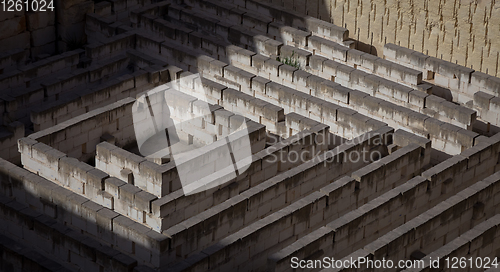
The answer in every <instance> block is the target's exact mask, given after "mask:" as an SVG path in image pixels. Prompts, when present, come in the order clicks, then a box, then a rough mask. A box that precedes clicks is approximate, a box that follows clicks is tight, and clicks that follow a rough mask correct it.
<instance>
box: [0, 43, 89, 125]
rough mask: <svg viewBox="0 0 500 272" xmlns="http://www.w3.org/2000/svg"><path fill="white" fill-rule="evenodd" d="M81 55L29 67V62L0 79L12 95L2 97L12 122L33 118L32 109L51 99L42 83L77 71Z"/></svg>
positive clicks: (71, 53) (77, 52)
mask: <svg viewBox="0 0 500 272" xmlns="http://www.w3.org/2000/svg"><path fill="white" fill-rule="evenodd" d="M81 52H82V51H81V50H74V51H69V52H66V53H63V54H62V55H58V56H53V57H48V58H45V59H43V60H40V61H37V62H32V63H30V64H27V65H26V64H25V63H26V62H27V61H24V62H22V64H21V63H20V64H18V65H19V67H18V68H17V69H12V67H9V72H6V73H4V74H3V75H0V82H1V83H2V84H4V86H6V87H7V91H8V94H7V93H5V94H4V96H3V97H2V100H4V103H5V104H6V105H7V108H6V109H5V111H6V112H7V116H8V118H11V119H13V120H18V119H21V118H24V117H26V116H28V115H29V111H28V108H29V107H33V106H38V105H40V103H41V102H43V101H44V99H47V98H44V97H45V93H44V89H43V86H41V85H40V83H41V82H40V81H42V82H43V81H44V79H46V76H47V75H49V74H52V73H61V72H62V71H64V70H66V69H68V70H74V69H76V65H77V64H78V63H79V61H80V54H81ZM5 69H7V67H5ZM10 69H12V70H10ZM52 98H53V97H52Z"/></svg>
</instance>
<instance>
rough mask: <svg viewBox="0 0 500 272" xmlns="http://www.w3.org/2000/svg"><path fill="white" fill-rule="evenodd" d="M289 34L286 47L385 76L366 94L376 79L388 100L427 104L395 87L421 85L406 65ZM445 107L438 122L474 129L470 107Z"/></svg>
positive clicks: (417, 74) (348, 83)
mask: <svg viewBox="0 0 500 272" xmlns="http://www.w3.org/2000/svg"><path fill="white" fill-rule="evenodd" d="M200 19H201V18H200ZM313 21H314V20H313ZM313 24H314V23H313ZM283 28H284V29H285V28H286V29H288V32H290V31H292V30H290V27H283ZM288 32H287V31H284V32H283V31H282V33H281V35H280V36H282V37H284V39H285V41H284V44H287V43H288V44H291V45H295V46H298V47H299V48H304V49H307V50H310V51H312V52H313V53H315V52H316V51H318V54H319V55H324V56H327V57H329V58H334V59H336V60H337V61H340V62H343V63H345V64H348V65H349V66H351V67H354V68H358V67H360V70H361V72H362V71H366V72H369V73H374V74H379V75H381V76H383V77H377V76H375V77H374V78H372V79H371V81H372V83H371V84H370V86H369V88H367V89H366V91H368V92H369V93H371V92H373V87H374V86H373V81H374V80H375V83H376V84H375V85H377V86H376V87H377V88H375V89H378V85H379V84H381V85H382V86H383V87H384V88H387V89H388V90H389V91H390V93H391V95H390V97H388V98H389V100H391V99H394V100H395V102H403V103H405V104H408V105H409V106H410V107H415V110H417V111H419V110H420V109H422V108H423V107H424V104H425V101H423V104H421V103H409V99H408V94H405V93H404V92H406V93H407V92H408V91H411V90H405V87H404V86H399V84H396V85H394V82H401V83H403V84H408V85H409V86H413V87H416V86H417V85H418V84H420V83H421V80H422V72H419V71H417V70H413V69H410V68H407V67H405V66H402V65H399V64H397V63H394V62H390V61H386V60H383V59H381V58H379V57H376V56H373V55H370V54H367V53H364V52H361V51H358V50H356V49H347V48H346V49H341V50H343V52H344V53H341V54H337V53H335V50H334V51H333V52H332V50H331V48H330V47H329V45H332V46H333V47H334V48H338V47H339V45H336V44H335V43H333V42H330V41H328V40H326V39H323V38H320V37H314V36H312V37H310V35H306V36H305V37H304V39H305V42H303V43H302V44H301V43H297V42H295V40H294V39H295V38H294V35H295V34H296V32H300V30H295V32H294V33H295V34H294V35H292V34H290V35H287V33H288ZM287 37H290V40H286V38H287ZM236 44H237V45H241V46H251V45H252V44H239V43H238V42H237V43H236ZM323 44H325V46H323ZM306 45H309V46H306ZM285 47H287V48H288V47H289V46H286V45H285V46H284V47H280V46H278V47H277V49H278V50H277V52H281V51H283V52H282V53H283V54H285V55H286V52H285ZM340 47H341V46H340ZM290 48H291V49H290V50H292V51H293V53H299V52H300V51H304V50H301V49H298V48H292V47H290ZM321 48H323V51H321ZM290 50H288V51H290ZM257 52H260V53H263V54H264V55H268V56H269V55H271V56H272V55H273V54H268V53H267V52H265V51H262V52H261V51H259V50H257ZM266 53H267V54H266ZM288 53H290V52H288ZM304 53H307V52H306V51H304ZM288 55H290V54H288ZM337 55H338V56H337ZM227 57H228V58H229V60H230V62H232V59H238V57H233V56H230V55H229V56H227ZM309 57H310V54H306V55H304V60H303V63H304V65H303V67H305V66H306V65H305V63H309V61H308V58H309ZM339 58H340V59H339ZM299 59H300V57H299ZM245 68H247V67H245ZM363 74H366V73H361V75H363ZM351 76H352V75H351ZM329 77H330V75H328V78H329ZM385 78H392V81H391V80H387V79H385ZM336 81H338V82H342V83H343V84H345V85H346V86H349V87H354V88H359V87H360V86H358V83H357V80H354V82H355V84H353V83H352V81H350V80H347V81H342V80H338V79H336ZM367 81H368V80H367ZM351 85H353V86H351ZM361 85H363V84H361ZM395 87H397V88H395ZM361 88H362V89H363V86H361ZM406 89H407V88H406ZM363 90H364V89H363ZM399 92H403V94H402V95H403V97H401V96H400V95H399ZM415 94H416V93H415ZM382 96H384V95H382ZM384 97H385V96H384ZM416 98H417V99H416V101H419V100H422V99H424V100H425V98H421V97H418V96H417V97H416ZM401 99H403V100H401ZM410 100H412V101H413V100H415V99H410ZM410 102H411V101H410ZM429 104H430V103H429ZM442 106H444V107H445V109H448V110H447V111H446V110H445V111H442V110H439V109H433V110H434V111H436V113H435V115H436V117H441V118H439V119H441V120H442V121H447V122H450V123H454V124H457V125H459V126H461V127H463V128H466V129H467V128H468V126H471V123H472V122H474V121H475V114H474V112H473V111H472V110H469V109H468V108H465V107H460V106H457V105H454V104H452V103H442ZM448 112H451V113H450V114H447V113H448ZM460 112H462V113H461V115H464V118H457V117H455V116H458V115H459V113H460ZM467 114H469V115H470V116H469V117H467ZM455 119H457V120H455ZM462 119H465V120H462Z"/></svg>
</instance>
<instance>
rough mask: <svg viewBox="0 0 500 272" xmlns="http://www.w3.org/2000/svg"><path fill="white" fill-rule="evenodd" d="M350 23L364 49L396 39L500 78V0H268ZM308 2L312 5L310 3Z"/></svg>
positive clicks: (375, 50) (379, 48) (342, 23)
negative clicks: (499, 0) (499, 69)
mask: <svg viewBox="0 0 500 272" xmlns="http://www.w3.org/2000/svg"><path fill="white" fill-rule="evenodd" d="M262 2H272V3H273V4H275V5H281V6H283V5H284V6H285V7H287V8H290V9H292V10H295V11H297V12H299V13H302V14H308V15H309V16H313V17H317V18H320V19H322V20H325V21H330V22H332V23H334V24H335V25H338V26H342V27H345V28H347V29H348V30H349V35H350V37H352V38H353V39H356V40H358V41H359V42H358V45H357V48H358V49H362V50H363V51H366V50H368V51H369V50H370V47H371V46H370V45H372V46H373V47H371V53H377V55H378V56H382V51H383V46H384V45H385V44H386V43H395V44H398V45H401V46H405V47H407V48H410V49H414V50H417V51H419V52H422V53H424V54H427V55H430V56H434V57H437V58H440V59H441V58H442V59H443V60H446V61H451V62H453V63H457V64H459V65H464V66H467V67H472V68H473V69H474V70H476V71H481V72H484V73H487V74H489V75H494V76H498V75H499V71H498V64H499V54H500V43H498V42H496V41H498V40H499V38H500V37H499V36H500V31H499V24H500V16H498V15H499V13H500V10H499V8H500V2H498V1H491V0H489V1H488V0H439V1H436V0H424V1H414V0H357V1H355V0H312V1H311V0H308V1H304V0H294V1H278V0H263V1H262ZM306 2H307V5H306Z"/></svg>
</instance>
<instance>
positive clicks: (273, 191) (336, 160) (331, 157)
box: [166, 129, 420, 270]
mask: <svg viewBox="0 0 500 272" xmlns="http://www.w3.org/2000/svg"><path fill="white" fill-rule="evenodd" d="M391 134H392V130H391V129H387V130H378V131H373V132H371V133H368V134H366V135H363V136H360V137H358V138H356V139H354V140H353V141H352V142H349V143H345V144H343V145H340V146H339V147H338V148H336V149H334V150H331V151H328V152H326V153H324V154H323V155H320V156H318V157H316V158H315V159H313V160H311V161H308V162H306V163H303V164H301V165H299V166H297V167H295V168H292V169H291V170H289V171H288V172H284V173H281V174H278V175H277V176H275V177H274V178H271V179H269V180H267V181H265V182H263V183H261V184H260V185H259V186H256V187H253V188H250V189H249V190H247V191H245V192H243V193H242V194H240V195H237V196H235V197H234V198H232V199H234V201H237V202H236V203H242V204H241V205H243V206H242V207H240V205H236V203H235V202H234V201H232V202H231V203H232V206H227V204H231V203H226V202H225V203H223V204H222V205H221V206H219V207H217V208H220V209H223V210H226V212H229V213H231V210H234V212H237V211H240V212H238V214H240V213H241V211H245V210H246V212H245V213H243V214H242V217H237V218H238V220H233V221H229V222H228V223H225V224H229V225H228V226H227V227H229V229H232V228H234V227H235V226H236V228H238V227H241V226H244V225H246V226H247V227H245V228H244V229H242V230H241V231H239V232H237V233H235V234H234V235H231V236H229V237H227V238H224V239H228V241H234V242H235V243H231V244H230V245H229V248H224V249H223V250H220V251H217V252H214V253H213V254H215V255H217V256H216V257H214V256H208V257H207V256H206V255H205V254H197V255H195V256H196V257H193V258H194V259H195V260H196V261H194V262H193V263H192V264H194V263H197V264H203V263H205V262H206V260H203V261H200V262H198V261H199V260H198V258H202V259H205V258H206V259H210V260H212V259H213V260H220V261H224V260H226V261H227V260H229V259H230V258H229V256H226V255H224V254H225V252H227V253H228V254H231V255H232V254H234V253H236V252H247V251H246V250H243V249H242V248H241V247H242V246H243V247H249V249H250V251H251V252H253V251H252V249H257V247H259V246H264V245H266V244H267V243H265V242H258V241H260V239H266V237H267V239H269V237H268V236H267V235H264V234H262V235H260V234H257V233H260V230H259V228H261V227H263V226H262V224H260V223H256V224H257V225H258V226H259V227H257V230H258V231H257V230H256V227H253V226H252V225H250V226H248V223H249V222H252V221H253V220H255V219H256V218H259V217H260V218H262V217H263V216H266V215H268V214H270V213H273V212H276V211H277V210H279V209H282V208H284V207H286V203H294V202H295V201H297V203H298V204H297V205H298V206H297V207H300V206H301V205H303V204H304V203H306V202H307V201H305V202H303V201H304V198H303V197H304V196H306V195H308V194H309V193H311V192H313V191H314V190H317V189H319V188H322V187H323V186H325V185H327V184H329V183H330V182H331V180H335V179H338V178H340V177H341V176H342V175H344V174H346V173H348V172H351V171H353V170H355V169H357V168H359V167H362V166H363V165H366V164H367V163H366V162H363V161H361V162H357V163H356V162H350V161H349V163H345V161H344V160H345V159H347V158H348V157H349V155H350V154H351V152H352V153H356V152H361V150H370V149H372V148H373V147H375V146H377V145H384V144H385V141H386V140H387V141H390V140H389V139H387V138H386V137H390V135H391ZM418 148H420V147H418ZM394 156H397V155H394ZM347 160H349V159H347ZM334 169H336V170H334ZM288 173H289V174H288ZM334 173H335V176H334ZM354 183H355V182H354ZM354 183H353V184H354ZM353 188H354V186H351V189H353ZM345 193H346V194H349V193H348V192H347V191H345ZM315 194H317V193H314V194H312V195H315ZM315 196H317V195H315ZM322 197H324V195H323V196H322ZM299 199H301V200H300V201H298V200H299ZM353 200H354V198H353ZM324 203H325V202H323V204H322V205H323V206H324ZM224 205H225V207H224ZM292 205H294V204H292ZM304 205H305V204H304ZM245 207H246V209H245ZM214 208H216V207H214ZM289 208H290V206H288V207H287V208H284V210H286V211H288V212H290V211H293V210H294V209H291V210H289ZM292 208H296V207H295V206H293V207H292ZM284 210H282V211H284ZM295 210H296V209H295ZM234 212H233V213H234ZM206 213H207V214H210V215H211V214H218V213H210V212H209V211H207V212H206ZM224 214H225V212H224ZM299 214H303V213H299ZM322 214H323V213H322V212H320V211H318V216H320V215H321V216H322ZM332 215H333V212H332ZM321 216H320V217H321ZM280 217H281V216H280ZM224 218H226V217H224V216H223V218H222V220H224ZM233 218H234V216H233ZM276 219H278V218H277V217H275V216H267V217H266V219H265V220H267V221H266V222H268V223H266V224H271V223H272V224H271V225H273V227H276V225H275V223H273V222H274V221H275V220H276ZM197 220H200V222H203V224H207V223H208V222H212V220H208V218H203V217H201V218H199V219H197ZM315 220H318V218H315ZM321 220H322V219H321ZM321 220H320V221H321ZM259 222H260V221H259ZM280 222H281V220H280ZM281 223H286V220H285V222H281ZM281 223H280V224H281ZM302 223H303V224H302V226H301V228H302V227H305V225H304V224H308V223H305V222H302ZM316 223H318V222H315V223H313V224H316ZM297 224H298V223H297ZM201 226H202V225H198V227H196V228H194V229H187V230H183V228H182V227H181V226H174V227H173V228H172V229H170V230H167V231H166V233H171V235H174V233H176V232H179V234H183V235H182V236H179V234H177V236H172V237H173V239H174V240H173V244H175V245H178V246H183V247H187V251H188V252H195V251H194V250H193V247H196V246H197V245H196V244H193V242H191V243H186V241H185V239H187V237H188V236H186V235H188V234H189V233H191V231H194V232H196V229H203V228H202V227H201ZM311 226H312V225H311ZM193 227H194V226H193ZM297 228H298V226H297ZM223 229H225V228H223ZM254 231H255V232H254ZM297 231H298V229H297ZM265 233H271V232H270V230H267V231H265ZM298 233H300V231H298ZM191 235H194V234H191ZM216 235H217V233H216ZM241 235H244V236H243V237H241ZM246 236H249V237H246ZM254 236H255V238H250V237H254ZM176 237H177V239H176ZM257 237H258V240H256V239H257ZM219 238H223V237H219ZM240 238H242V239H240ZM287 238H288V237H287ZM247 239H250V240H248V241H247ZM273 239H274V238H273ZM200 241H201V242H200V245H206V244H205V243H206V242H207V240H206V239H200ZM209 241H210V239H209V240H208V242H209ZM250 241H252V242H250ZM254 242H255V243H256V244H254ZM271 244H273V243H269V244H267V246H270V245H271ZM207 250H208V251H211V250H210V248H209V249H207ZM182 252H183V254H184V251H182ZM221 254H222V255H224V257H222V255H221ZM219 255H220V256H219ZM245 258H251V256H247V257H244V258H242V259H241V260H242V261H243V260H245ZM217 262H218V261H217ZM214 265H216V266H218V265H220V264H214ZM216 266H215V267H216ZM195 267H197V265H196V266H195ZM195 267H192V269H194V270H195V269H197V268H195ZM212 267H214V266H212ZM198 268H199V267H198ZM227 268H228V269H229V268H230V267H227ZM233 268H236V265H235V267H233Z"/></svg>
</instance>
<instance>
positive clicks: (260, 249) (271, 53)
mask: <svg viewBox="0 0 500 272" xmlns="http://www.w3.org/2000/svg"><path fill="white" fill-rule="evenodd" d="M289 2H290V3H292V2H293V4H290V3H289ZM289 2H287V1H283V2H281V1H277V2H276V1H258V0H227V1H224V0H220V1H216V0H210V1H203V0H184V1H176V0H171V1H151V0H106V1H78V0H75V1H64V2H63V1H56V4H57V5H56V11H55V12H54V13H45V14H41V13H33V12H17V13H8V14H7V13H2V15H1V16H0V51H1V53H0V87H1V94H0V95H1V96H0V102H1V103H0V111H1V112H2V118H1V119H0V157H1V158H2V159H0V187H1V189H0V220H1V221H0V223H1V224H0V230H1V232H2V235H0V241H1V242H0V244H1V245H2V247H1V249H2V250H1V252H2V262H1V263H0V266H1V269H0V270H3V271H38V270H40V271H136V272H139V271H292V270H293V269H295V270H293V271H321V270H322V269H323V268H325V267H315V268H313V269H307V268H304V269H303V268H300V267H296V266H294V265H296V261H297V260H305V261H307V260H320V259H323V258H324V257H333V258H335V259H338V260H349V259H351V258H366V260H381V259H383V258H385V259H387V260H393V261H394V262H397V261H399V260H414V261H415V260H422V261H423V263H424V266H422V267H420V268H408V267H405V268H398V269H396V268H386V269H382V268H381V269H380V271H400V270H405V269H406V270H405V271H431V270H432V269H431V262H430V260H432V259H436V258H438V257H440V258H441V259H444V258H447V257H450V258H452V257H466V258H470V257H472V258H476V257H482V258H485V257H490V258H494V257H498V256H499V255H500V228H499V229H497V226H498V225H499V224H500V218H499V215H498V213H500V210H499V209H500V208H499V207H500V205H499V204H500V166H499V165H500V134H499V133H498V132H500V129H499V126H500V98H499V96H500V79H499V78H497V77H495V76H493V75H494V74H496V72H495V73H493V72H492V69H491V67H492V65H493V64H491V61H490V60H488V61H484V65H483V66H479V67H476V65H475V64H474V65H473V68H470V67H471V66H470V65H469V61H468V59H469V58H471V57H473V56H475V55H474V54H475V53H474V54H472V55H468V56H467V55H466V57H465V61H467V65H466V66H461V65H460V64H464V63H463V62H462V60H460V61H458V64H457V62H455V61H454V60H455V58H454V56H456V54H458V53H457V52H449V53H448V51H446V53H443V54H447V55H446V56H451V59H450V58H448V57H446V58H441V57H436V52H435V51H432V52H430V51H429V55H427V54H422V53H421V51H422V50H421V49H422V48H420V47H418V48H417V47H416V48H413V47H411V49H409V48H407V46H408V43H393V42H394V40H388V41H387V42H380V41H377V44H375V43H374V44H373V45H374V47H376V49H377V54H376V55H375V54H370V47H366V46H365V45H366V37H361V36H363V35H366V33H365V34H363V33H364V32H363V33H359V34H363V35H361V36H360V35H358V32H357V31H354V32H353V31H352V30H351V24H352V23H351V21H353V20H352V18H350V16H351V13H352V11H347V14H348V15H349V16H344V15H343V16H342V20H340V19H339V20H340V21H342V22H345V24H347V28H344V27H346V25H345V24H344V23H338V22H339V20H337V17H338V16H337V15H335V14H338V9H339V6H341V5H342V3H341V2H342V1H331V2H332V3H330V4H329V6H328V7H330V8H329V9H326V10H325V11H323V10H322V9H321V5H320V4H317V3H316V2H314V3H313V2H311V4H310V5H309V4H308V5H306V8H301V7H302V4H301V3H306V1H302V2H300V3H299V2H297V1H289ZM307 2H309V1H307ZM348 2H349V1H348ZM355 2H356V1H351V2H350V3H351V4H347V5H351V6H352V5H355ZM361 2H362V3H360V4H359V6H358V7H354V8H355V10H359V9H360V8H363V9H364V7H365V5H366V3H365V2H366V1H361ZM424 2H425V3H427V4H426V5H430V4H429V3H428V2H429V1H424ZM441 2H442V1H441ZM441 2H440V3H441ZM448 2H450V1H444V2H443V3H442V4H440V5H439V7H440V8H441V9H443V8H445V7H448V6H447V5H449V3H448ZM455 2H457V1H455ZM462 2H463V1H462ZM479 2H481V3H479V4H478V5H483V4H484V3H482V2H484V1H479ZM493 2H494V1H493ZM388 5H389V4H388ZM461 5H465V4H464V3H461ZM343 6H344V7H345V6H346V5H345V4H344V5H343ZM373 6H374V7H375V6H377V9H379V8H378V7H379V5H375V4H373ZM469 6H470V5H469ZM493 6H494V4H492V7H493ZM334 7H335V8H334ZM404 8H405V6H402V7H400V9H404ZM413 8H416V7H413ZM400 9H398V10H400ZM314 10H316V11H314ZM320 10H321V12H318V11H320ZM328 10H331V11H332V12H333V11H335V12H333V13H332V14H326V13H327V12H328ZM371 10H372V11H370V9H368V10H365V11H363V15H362V16H370V14H371V13H372V12H373V13H374V12H375V11H373V10H374V9H371ZM488 10H489V9H488V8H486V11H488ZM356 12H357V11H356ZM360 12H361V11H360ZM388 12H389V11H387V9H386V13H388ZM477 12H478V11H476V15H477V14H478V13H477ZM306 14H309V15H306ZM343 14H346V13H345V12H344V13H343ZM356 14H357V13H356ZM384 14H385V13H384V12H383V11H382V12H381V13H379V12H378V11H377V15H376V16H385V15H384ZM326 15H328V16H333V17H335V16H336V17H335V18H334V20H333V23H335V24H333V23H331V21H332V20H330V19H327V18H325V17H324V16H326ZM334 15H335V16H334ZM456 15H457V16H458V15H459V14H456ZM476 15H474V16H473V17H474V18H476V17H477V16H476ZM313 16H314V17H313ZM388 16H389V15H388ZM391 16H394V15H391ZM316 17H317V18H316ZM333 17H332V18H333ZM318 18H320V19H318ZM363 18H364V17H360V19H359V20H358V21H359V24H361V23H362V22H363V20H364V19H363ZM376 18H378V17H376ZM485 18H486V19H485V20H487V21H488V22H489V20H492V22H493V21H494V17H493V16H491V15H490V16H486V17H485ZM391 20H392V19H391ZM404 20H406V19H404ZM404 20H403V21H404ZM474 20H475V19H474ZM358 21H356V20H354V23H355V24H356V22H358ZM398 22H399V21H398ZM492 22H490V28H491V24H492ZM348 29H349V30H348ZM7 30H8V31H7ZM386 31H388V30H386ZM51 33H57V35H55V36H52V34H51ZM68 33H75V35H76V34H78V35H80V36H81V37H84V38H82V40H81V41H79V42H78V39H77V40H74V39H73V40H72V41H70V40H68V39H69V38H68V35H69V34H68ZM460 33H462V32H460ZM396 35H402V34H401V33H400V32H396ZM461 35H462V34H461ZM491 35H496V34H491ZM80 36H78V37H80ZM431 36H432V35H431ZM479 36H481V35H480V33H478V34H477V36H475V37H479ZM488 37H489V38H488V39H487V42H486V43H487V45H486V46H485V47H484V48H488V50H490V48H489V47H488V46H492V47H491V50H494V48H496V47H495V46H498V45H497V44H493V45H492V44H491V43H490V45H488V43H489V42H488V41H492V39H493V38H491V36H488ZM75 39H76V38H75ZM409 39H410V38H409ZM476 39H477V38H476ZM363 43H364V44H365V45H363ZM429 43H432V39H430V38H429ZM13 44H18V45H19V46H13ZM426 44H428V43H426ZM429 46H431V45H429ZM476 46H483V45H476ZM73 47H75V48H73ZM443 48H446V43H445V44H444V46H443V47H439V50H438V51H437V52H438V53H439V52H444V51H443V50H446V49H443ZM413 49H415V50H417V51H415V50H413ZM466 50H467V49H466ZM476 50H478V49H477V48H476ZM371 53H374V52H371ZM490 54H491V53H490ZM493 55H494V54H493ZM483 57H484V55H483ZM490 58H491V60H492V61H494V56H493V57H490ZM446 60H452V62H448V61H446ZM497 61H498V60H497ZM493 66H494V65H493ZM484 67H487V69H488V71H487V72H486V71H485V69H483V68H484ZM485 72H486V73H485ZM194 74H198V75H199V76H200V77H201V79H200V80H192V78H193V75H194ZM172 82H177V83H176V84H178V85H176V86H178V87H179V88H178V90H176V91H175V92H177V93H175V101H174V102H175V103H174V104H173V105H174V106H170V105H169V107H170V116H169V117H170V118H172V119H173V120H176V121H186V120H188V121H187V122H184V123H183V125H182V129H179V131H178V135H179V138H180V139H181V140H183V141H185V142H186V143H187V145H192V146H200V151H199V152H198V153H199V157H197V159H196V160H195V159H193V160H187V161H188V162H189V163H190V164H189V165H190V167H191V168H192V170H193V173H192V175H193V176H196V177H197V179H199V180H204V179H208V177H211V175H212V174H213V175H220V176H224V175H226V172H224V171H225V168H224V169H223V168H221V166H220V162H217V159H214V158H219V157H210V156H209V155H207V154H214V153H217V152H219V153H220V152H222V151H221V150H222V149H221V147H225V146H224V143H225V142H224V141H225V139H226V138H225V137H226V136H227V135H229V137H233V139H240V138H238V137H240V136H241V135H240V134H237V133H236V134H233V136H231V134H230V133H231V131H234V130H236V129H237V125H236V121H238V120H241V118H240V117H239V116H241V115H243V116H244V117H245V120H246V125H247V127H248V141H247V142H243V141H241V142H238V143H239V145H238V148H248V150H250V151H251V152H250V153H249V155H248V156H247V157H246V158H241V160H243V159H245V161H247V162H248V163H249V167H248V169H246V171H244V172H242V173H238V175H236V176H234V177H233V176H232V177H231V178H227V180H228V181H227V182H225V183H222V184H219V185H218V186H215V187H214V188H210V189H208V190H204V191H201V192H198V193H194V194H185V193H184V191H183V187H182V183H181V177H180V175H179V172H178V170H177V167H176V164H175V160H174V159H173V158H172V157H161V158H149V157H145V156H143V155H141V152H139V148H140V147H138V144H137V138H136V134H135V131H134V127H136V126H137V125H138V124H139V123H141V122H144V120H142V119H141V120H139V119H137V118H136V119H134V116H133V112H134V109H135V108H134V107H138V105H142V106H144V105H147V103H150V102H147V103H146V102H144V100H141V99H142V98H141V95H143V94H144V93H145V92H146V91H149V90H151V89H153V88H155V87H158V86H163V85H164V84H166V83H172ZM138 101H139V102H140V103H142V104H140V103H136V102H138ZM148 101H149V100H148ZM153 102H154V103H153V105H154V106H157V105H161V104H162V103H168V102H172V101H166V100H165V97H162V96H161V95H160V96H158V97H156V98H155V100H154V101H153ZM155 103H156V104H155ZM207 103H208V104H209V111H208V114H207V115H205V116H203V118H200V119H196V120H195V119H190V118H191V117H192V116H194V115H196V114H197V113H198V112H199V111H200V108H201V107H202V106H203V105H206V104H207ZM144 107H145V106H144ZM149 107H151V105H149ZM238 118H240V119H238ZM233 151H234V150H233ZM211 152H212V153H211ZM219 153H217V154H219ZM215 170H217V171H215ZM223 170H224V171H223ZM214 172H215V173H214ZM340 270H345V271H347V270H349V271H353V270H355V271H372V270H370V269H369V268H366V267H365V268H359V269H357V270H356V269H350V268H348V267H339V268H337V269H336V270H335V271H340ZM485 270H487V268H486V267H483V268H481V269H480V268H470V269H469V270H467V271H485ZM325 271H326V270H325ZM328 271H331V270H328ZM377 271H378V270H377ZM432 271H448V270H447V269H446V268H445V267H444V266H442V267H441V268H440V269H437V270H432ZM464 271H465V270H464ZM487 271H494V269H490V270H487Z"/></svg>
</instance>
